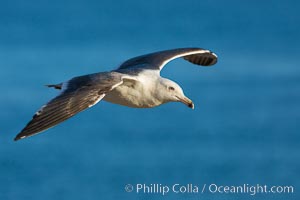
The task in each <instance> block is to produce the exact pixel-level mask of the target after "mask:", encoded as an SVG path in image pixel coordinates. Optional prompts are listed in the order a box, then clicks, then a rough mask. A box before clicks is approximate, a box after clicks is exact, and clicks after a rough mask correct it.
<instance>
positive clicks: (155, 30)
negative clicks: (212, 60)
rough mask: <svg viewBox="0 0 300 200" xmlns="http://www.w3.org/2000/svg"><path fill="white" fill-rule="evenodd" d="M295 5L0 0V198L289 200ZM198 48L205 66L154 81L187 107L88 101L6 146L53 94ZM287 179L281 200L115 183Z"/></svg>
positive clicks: (167, 72) (297, 86)
mask: <svg viewBox="0 0 300 200" xmlns="http://www.w3.org/2000/svg"><path fill="white" fill-rule="evenodd" d="M299 9H300V3H299V1H293V0H287V1H278V0H274V1H258V0H251V1H250V0H249V1H238V0H229V1H218V0H215V1H208V0H207V1H199V0H186V1H174V0H159V1H158V0H153V1H139V0H128V1H108V0H102V1H96V0H73V1H58V0H53V1H46V0H41V1H32V0H28V1H21V0H11V1H1V3H0V67H1V68H0V69H1V73H0V82H1V84H0V90H1V92H2V95H1V98H0V104H1V112H0V120H1V126H0V133H1V135H0V146H1V147H0V149H1V154H0V199H5V200H11V199H13V200H14V199H16V200H18V199H31V200H35V199H41V198H42V199H44V200H48V199H49V200H50V199H51V200H52V199H57V200H60V199H73V200H77V199H91V200H92V199H225V198H227V199H228V198H230V199H248V198H249V199H253V198H255V199H270V198H272V199H299V193H298V192H297V190H298V189H299V186H300V184H299V179H300V175H299V169H300V160H299V159H300V156H299V155H300V150H299V142H300V136H299V130H300V123H299V121H300V103H299V102H300V68H299V55H300V43H299V42H300V41H299V34H300V27H299V24H300V16H299ZM178 47H202V48H207V49H210V50H212V51H214V52H216V53H217V54H218V56H219V62H218V63H217V65H216V66H213V67H211V68H203V67H198V66H195V65H191V64H190V63H188V62H185V61H184V60H176V61H174V62H172V63H170V64H169V65H168V67H166V68H165V69H164V70H163V72H162V75H163V76H165V77H168V78H170V79H173V80H176V81H177V82H178V83H179V84H181V85H182V87H183V89H184V90H185V93H186V95H187V96H189V97H190V98H191V99H192V100H193V101H194V103H195V105H196V109H195V110H191V109H189V108H187V107H186V106H184V105H182V104H179V103H170V104H166V105H163V106H160V107H157V108H154V109H132V108H127V107H122V106H118V105H113V104H109V103H107V102H101V103H99V104H98V105H96V106H95V107H93V109H90V110H88V111H85V112H83V113H80V114H79V115H77V116H75V117H74V118H72V119H70V120H68V121H66V122H64V123H62V124H60V125H58V126H57V127H54V128H52V129H50V130H48V131H47V132H45V133H42V134H40V135H37V136H34V137H31V138H28V139H25V140H21V141H19V142H13V138H14V137H15V135H16V134H17V133H18V132H19V131H20V130H21V129H22V128H23V127H24V126H25V124H26V123H27V122H28V121H29V120H30V119H31V117H32V115H33V113H34V112H35V111H36V110H37V109H38V108H39V107H40V106H41V105H43V104H44V103H45V102H47V101H48V100H49V99H50V98H52V97H54V96H55V95H56V94H57V91H54V90H52V89H47V88H46V87H44V85H45V84H51V83H59V82H61V81H64V80H68V79H70V78H72V77H74V76H78V75H83V74H88V73H94V72H99V71H107V70H111V69H114V68H116V67H117V66H118V65H119V64H120V63H122V62H123V61H124V60H126V59H128V58H131V57H134V56H137V55H141V54H145V53H150V52H154V51H159V50H164V49H171V48H178ZM128 183H130V184H136V183H146V184H151V183H152V184H153V183H160V184H165V185H172V184H174V183H180V184H187V183H193V184H195V185H200V186H201V185H203V184H205V183H206V184H210V183H215V184H218V185H240V184H254V185H255V184H267V185H269V186H272V185H292V186H294V191H295V193H294V194H273V195H271V194H259V195H256V196H250V195H249V194H248V195H245V194H239V195H234V194H209V193H205V194H198V195H197V194H181V195H178V194H177V195H175V194H168V195H167V196H161V195H160V194H136V193H126V192H125V191H124V186H125V185H126V184H128Z"/></svg>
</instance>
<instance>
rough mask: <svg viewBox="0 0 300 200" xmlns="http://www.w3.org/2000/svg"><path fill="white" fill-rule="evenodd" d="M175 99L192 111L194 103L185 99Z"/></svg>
mask: <svg viewBox="0 0 300 200" xmlns="http://www.w3.org/2000/svg"><path fill="white" fill-rule="evenodd" d="M177 98H178V99H179V101H180V102H182V103H184V104H185V105H187V106H188V107H189V108H191V109H194V107H195V106H194V103H193V102H192V100H190V99H189V98H187V97H177Z"/></svg>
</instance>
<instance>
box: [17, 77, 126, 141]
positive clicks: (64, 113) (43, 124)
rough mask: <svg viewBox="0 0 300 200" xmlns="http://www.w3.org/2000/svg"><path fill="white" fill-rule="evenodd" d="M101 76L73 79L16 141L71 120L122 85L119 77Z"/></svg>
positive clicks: (36, 116) (45, 106)
mask: <svg viewBox="0 0 300 200" xmlns="http://www.w3.org/2000/svg"><path fill="white" fill-rule="evenodd" d="M99 75H100V76H97V75H86V76H81V77H76V78H73V79H71V80H70V81H69V82H68V83H67V88H66V89H65V90H64V91H63V92H62V93H61V94H60V95H58V96H57V97H55V98H54V99H52V100H51V101H50V102H48V103H47V104H46V105H44V106H43V107H42V108H41V109H40V110H39V111H38V112H36V114H35V115H34V116H33V118H32V120H31V121H30V122H29V123H28V124H27V125H26V127H25V128H24V129H23V130H22V131H21V132H20V133H19V134H18V135H17V136H16V138H15V140H19V139H23V138H25V137H28V136H32V135H35V134H38V133H40V132H42V131H45V130H47V129H48V128H51V127H53V126H55V125H57V124H59V123H61V122H63V121H65V120H67V119H69V118H70V117H72V116H74V115H75V114H77V113H79V112H81V111H83V110H85V109H87V108H89V107H91V106H93V105H95V104H96V103H97V102H98V101H100V100H101V99H102V98H103V97H104V96H105V94H106V93H107V92H108V91H110V90H112V89H113V88H114V87H116V86H117V85H119V84H121V83H122V79H121V78H120V77H118V76H102V77H101V74H100V73H99ZM103 77H105V78H103ZM113 77H114V78H113Z"/></svg>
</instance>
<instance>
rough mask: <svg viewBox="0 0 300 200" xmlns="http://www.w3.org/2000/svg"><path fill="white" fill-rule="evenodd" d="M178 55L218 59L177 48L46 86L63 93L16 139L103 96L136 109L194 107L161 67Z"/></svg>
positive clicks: (197, 60) (205, 61)
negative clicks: (171, 104)
mask: <svg viewBox="0 0 300 200" xmlns="http://www.w3.org/2000/svg"><path fill="white" fill-rule="evenodd" d="M176 58H184V59H185V60H187V61H189V62H191V63H193V64H196V65H202V66H211V65H214V64H215V63H216V62H217V55H216V54H214V53H213V52H211V51H209V50H205V49H201V48H178V49H171V50H165V51H160V52H155V53H150V54H146V55H142V56H138V57H135V58H132V59H129V60H127V61H125V62H124V63H123V64H121V65H120V66H119V68H118V69H116V70H112V71H109V72H99V73H95V74H89V75H84V76H78V77H74V78H72V79H70V80H68V81H66V82H63V83H59V84H53V85H47V86H48V87H53V88H55V89H58V90H61V93H60V94H59V95H58V96H56V97H55V98H54V99H52V100H50V101H49V102H48V103H47V104H45V105H44V106H42V108H40V109H39V110H38V111H37V112H36V113H35V115H34V116H33V118H32V120H31V121H30V122H29V123H28V124H27V125H26V126H25V128H24V129H23V130H22V131H21V132H20V133H19V134H18V135H17V136H16V137H15V139H14V140H19V139H23V138H26V137H29V136H33V135H35V134H38V133H40V132H42V131H45V130H47V129H49V128H51V127H53V126H55V125H57V124H59V123H61V122H63V121H65V120H67V119H69V118H70V117H72V116H74V115H76V114H77V113H79V112H81V111H83V110H85V109H87V108H89V107H92V106H93V105H95V104H96V103H98V102H99V101H100V100H102V99H103V100H105V101H108V102H111V103H115V104H120V105H123V106H128V107H134V108H152V107H155V106H159V105H161V104H164V103H167V102H182V103H184V104H186V105H187V106H188V107H190V108H192V109H194V104H193V102H192V101H191V100H190V99H189V98H187V97H186V96H185V95H184V93H183V90H182V89H181V87H180V86H179V85H178V84H177V83H175V82H174V81H171V80H170V79H166V78H163V77H161V76H160V71H161V70H162V68H163V67H164V66H165V65H166V64H167V63H168V62H170V61H172V60H174V59H176Z"/></svg>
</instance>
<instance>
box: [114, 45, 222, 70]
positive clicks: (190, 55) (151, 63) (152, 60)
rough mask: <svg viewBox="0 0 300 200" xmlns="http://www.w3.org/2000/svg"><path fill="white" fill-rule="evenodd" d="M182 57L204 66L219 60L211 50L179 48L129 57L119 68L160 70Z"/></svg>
mask: <svg viewBox="0 0 300 200" xmlns="http://www.w3.org/2000/svg"><path fill="white" fill-rule="evenodd" d="M180 57H183V58H184V59H185V60H187V61H189V62H191V63H193V64H196V65H202V66H211V65H214V64H216V62H217V55H216V54H214V53H213V52H211V51H209V50H206V49H201V48H179V49H171V50H166V51H159V52H155V53H150V54H146V55H142V56H138V57H135V58H132V59H129V60H127V61H125V62H124V63H123V64H121V65H120V67H119V68H118V69H131V68H140V69H141V68H142V69H152V70H159V71H160V70H162V68H163V67H164V66H165V65H166V64H167V63H168V62H170V61H172V60H174V59H176V58H180Z"/></svg>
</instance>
